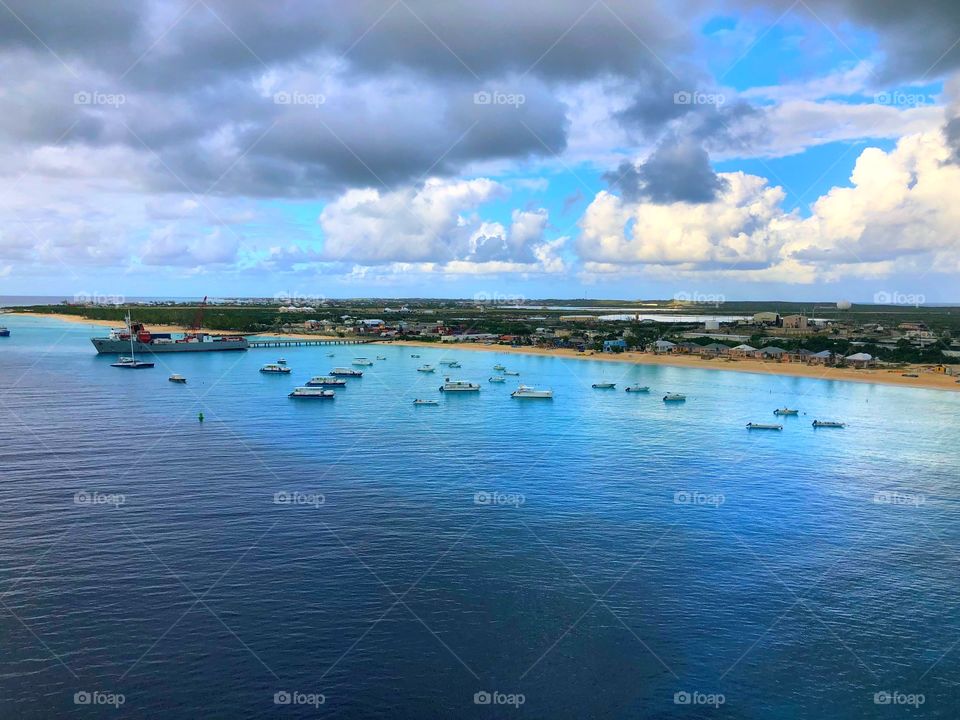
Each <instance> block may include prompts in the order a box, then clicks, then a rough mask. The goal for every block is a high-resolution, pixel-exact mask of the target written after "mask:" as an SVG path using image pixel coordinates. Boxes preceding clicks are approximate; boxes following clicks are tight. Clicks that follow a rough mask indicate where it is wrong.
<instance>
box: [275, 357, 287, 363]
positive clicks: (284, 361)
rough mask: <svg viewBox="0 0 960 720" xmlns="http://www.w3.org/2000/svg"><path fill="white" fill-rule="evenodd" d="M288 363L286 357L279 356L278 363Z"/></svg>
mask: <svg viewBox="0 0 960 720" xmlns="http://www.w3.org/2000/svg"><path fill="white" fill-rule="evenodd" d="M286 364H287V359H286V358H277V365H286Z"/></svg>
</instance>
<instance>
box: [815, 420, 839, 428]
mask: <svg viewBox="0 0 960 720" xmlns="http://www.w3.org/2000/svg"><path fill="white" fill-rule="evenodd" d="M813 426H814V427H815V428H842V427H846V426H847V424H846V423H842V422H835V421H833V420H814V421H813Z"/></svg>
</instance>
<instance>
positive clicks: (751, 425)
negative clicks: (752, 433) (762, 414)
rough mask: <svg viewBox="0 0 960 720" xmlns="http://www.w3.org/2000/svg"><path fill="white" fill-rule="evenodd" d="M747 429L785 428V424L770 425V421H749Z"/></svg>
mask: <svg viewBox="0 0 960 720" xmlns="http://www.w3.org/2000/svg"><path fill="white" fill-rule="evenodd" d="M747 430H783V425H770V424H769V423H755V422H751V423H747Z"/></svg>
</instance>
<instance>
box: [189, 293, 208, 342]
mask: <svg viewBox="0 0 960 720" xmlns="http://www.w3.org/2000/svg"><path fill="white" fill-rule="evenodd" d="M206 306H207V296H206V295H204V296H203V302H202V303H200V309H199V310H197V314H196V316H194V318H193V324H192V325H191V326H190V329H191V330H193V332H194V333H199V332H200V328H202V327H203V310H204V308H206Z"/></svg>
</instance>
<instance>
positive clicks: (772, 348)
mask: <svg viewBox="0 0 960 720" xmlns="http://www.w3.org/2000/svg"><path fill="white" fill-rule="evenodd" d="M760 352H762V353H765V354H767V355H782V354H783V353H785V352H786V350H784V349H783V348H781V347H777V346H776V345H768V346H767V347H765V348H760Z"/></svg>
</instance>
